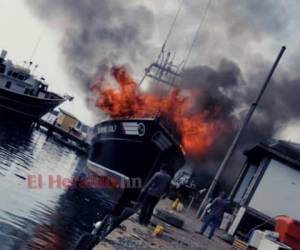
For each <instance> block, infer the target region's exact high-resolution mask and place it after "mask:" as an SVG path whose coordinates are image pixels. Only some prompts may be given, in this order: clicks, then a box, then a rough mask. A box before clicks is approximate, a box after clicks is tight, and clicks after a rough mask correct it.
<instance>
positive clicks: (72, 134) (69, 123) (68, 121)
mask: <svg viewBox="0 0 300 250" xmlns="http://www.w3.org/2000/svg"><path fill="white" fill-rule="evenodd" d="M51 116H52V117H51ZM62 117H63V118H62ZM78 124H81V122H80V121H79V120H78V119H77V118H75V117H74V116H72V115H71V114H69V113H67V112H65V111H62V110H61V111H60V112H59V113H58V114H55V115H53V114H51V113H48V114H47V117H42V118H41V119H39V120H38V121H37V122H36V129H41V130H44V131H45V132H46V134H47V137H52V138H54V139H55V140H57V141H59V142H60V143H62V144H64V145H65V146H67V147H69V148H72V149H75V150H79V151H82V152H87V151H88V150H89V147H90V143H89V142H88V139H87V138H88V135H87V134H84V133H82V132H81V131H80V130H78V129H76V125H78Z"/></svg>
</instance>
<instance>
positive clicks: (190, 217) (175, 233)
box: [94, 200, 232, 250]
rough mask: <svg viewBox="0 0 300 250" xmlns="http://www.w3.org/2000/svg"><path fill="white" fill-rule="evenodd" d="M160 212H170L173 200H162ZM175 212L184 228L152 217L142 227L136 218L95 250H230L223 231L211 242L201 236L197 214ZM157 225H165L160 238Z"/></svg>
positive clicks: (126, 223)
mask: <svg viewBox="0 0 300 250" xmlns="http://www.w3.org/2000/svg"><path fill="white" fill-rule="evenodd" d="M158 207H159V208H160V209H164V210H167V211H169V210H170V207H171V201H170V200H162V201H160V203H159V204H158ZM174 213H176V216H178V217H181V218H183V219H184V221H185V223H184V226H183V228H181V229H180V228H176V227H174V226H171V225H169V224H167V223H165V222H163V221H161V220H160V219H158V218H156V217H155V216H152V219H151V225H149V226H148V227H145V226H141V225H139V224H138V222H137V215H136V214H135V215H133V216H132V217H130V218H129V219H128V220H126V221H124V222H123V223H122V224H121V226H120V227H119V228H117V229H115V230H114V231H113V232H112V233H111V234H110V235H108V237H107V238H106V239H105V240H104V241H103V242H101V243H99V244H98V245H97V246H96V247H95V248H94V250H121V249H122V250H124V249H128V250H133V249H136V250H154V249H160V250H169V249H174V250H181V249H182V250H186V249H188V250H216V249H218V250H230V249H232V246H231V244H229V243H227V242H225V241H224V240H223V239H222V235H223V234H222V231H219V232H218V233H217V234H216V236H214V237H213V239H212V240H209V239H208V238H207V237H206V236H202V235H200V234H199V233H198V232H197V231H198V230H199V226H200V221H199V219H195V218H196V211H194V210H190V211H187V212H182V213H177V212H174ZM156 225H162V226H163V228H164V229H163V233H162V235H161V236H153V231H154V228H155V226H156Z"/></svg>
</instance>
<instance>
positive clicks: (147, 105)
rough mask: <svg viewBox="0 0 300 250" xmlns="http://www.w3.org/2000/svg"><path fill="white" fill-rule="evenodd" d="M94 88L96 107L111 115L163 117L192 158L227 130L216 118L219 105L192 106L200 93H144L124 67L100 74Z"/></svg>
mask: <svg viewBox="0 0 300 250" xmlns="http://www.w3.org/2000/svg"><path fill="white" fill-rule="evenodd" d="M107 76H109V77H107ZM114 85H115V86H114ZM92 90H93V92H94V93H96V96H97V99H96V106H97V107H99V108H100V109H101V110H102V111H103V112H105V113H106V114H108V115H109V116H110V117H111V118H121V117H123V118H124V117H132V118H133V117H134V118H145V117H156V116H159V117H161V118H162V119H163V120H164V121H166V123H167V124H168V125H169V126H168V128H169V129H170V130H172V132H173V134H175V135H176V136H177V137H178V138H179V140H180V142H181V144H182V146H183V147H184V150H185V151H186V153H187V155H188V156H190V157H193V158H194V157H196V158H199V157H201V156H203V155H204V154H206V153H207V152H208V151H210V150H211V149H212V147H213V144H214V141H215V140H216V138H217V137H218V136H219V135H220V134H221V133H223V132H224V131H225V130H226V125H225V124H224V123H223V122H222V121H220V120H218V119H215V118H214V117H216V114H217V113H218V112H220V109H219V108H218V107H216V108H215V109H214V110H213V111H211V110H210V111H207V110H197V109H195V107H193V103H194V102H195V98H199V96H198V95H197V94H195V93H192V92H188V91H180V90H178V89H173V90H170V91H168V92H165V94H155V93H152V92H151V93H150V92H142V91H141V90H140V88H138V84H137V83H136V82H135V81H134V80H133V78H132V77H131V76H130V75H129V74H128V72H127V71H126V69H125V68H124V67H114V68H112V69H110V70H108V71H107V72H106V73H105V74H101V75H98V76H97V77H96V78H95V80H94V82H93V84H92ZM195 110H196V111H195Z"/></svg>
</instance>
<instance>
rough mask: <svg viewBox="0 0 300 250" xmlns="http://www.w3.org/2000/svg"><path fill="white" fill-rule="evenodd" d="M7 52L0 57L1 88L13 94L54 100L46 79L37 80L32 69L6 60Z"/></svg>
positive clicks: (3, 52)
mask: <svg viewBox="0 0 300 250" xmlns="http://www.w3.org/2000/svg"><path fill="white" fill-rule="evenodd" d="M5 57H6V51H2V53H1V55H0V88H2V89H6V90H10V91H11V92H14V93H18V94H23V95H30V96H34V97H38V98H54V97H55V96H52V95H51V93H49V92H48V85H47V84H46V83H45V82H44V81H45V79H44V78H41V79H37V78H36V77H34V76H33V75H31V73H30V69H28V68H25V67H22V66H17V65H14V64H13V63H12V62H11V61H10V60H5Z"/></svg>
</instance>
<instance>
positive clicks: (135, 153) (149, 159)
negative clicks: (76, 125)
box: [88, 50, 220, 191]
mask: <svg viewBox="0 0 300 250" xmlns="http://www.w3.org/2000/svg"><path fill="white" fill-rule="evenodd" d="M180 71H181V69H180V67H176V66H175V64H174V63H173V62H172V61H171V55H170V53H168V54H167V56H166V57H165V56H164V54H163V50H162V52H161V55H160V56H159V57H158V60H157V61H156V62H155V63H153V64H151V65H150V67H149V68H147V69H146V71H145V76H144V78H143V79H145V78H146V77H149V78H151V82H152V83H153V80H154V82H155V83H163V84H165V85H167V86H166V87H167V89H168V90H167V91H166V92H165V93H166V94H165V95H162V96H161V95H159V94H155V93H154V94H152V93H150V92H146V93H142V91H141V89H140V88H139V87H140V85H141V83H139V84H137V83H136V82H135V81H134V80H133V79H132V78H131V76H130V75H129V74H128V73H127V71H126V69H125V68H124V67H113V68H111V69H109V70H108V71H107V79H106V76H105V75H99V77H98V78H97V79H96V80H95V83H94V85H93V86H92V89H93V90H94V91H95V93H96V94H98V99H97V102H96V106H97V107H99V108H100V109H101V110H102V111H103V112H105V113H106V114H108V115H109V117H110V118H111V119H110V120H107V121H104V122H101V123H99V124H98V125H96V126H95V128H94V138H93V141H92V146H91V151H90V155H89V158H88V168H89V169H90V170H91V171H92V172H93V173H94V174H96V175H98V176H110V177H112V178H113V180H114V181H116V183H123V182H125V183H127V182H128V181H129V184H131V183H130V180H131V179H132V178H135V179H136V178H139V179H140V180H141V181H142V183H145V181H147V179H148V177H150V176H151V175H152V174H153V173H154V172H156V171H157V170H158V168H159V165H160V163H167V164H168V165H169V166H170V167H171V168H172V169H170V170H171V172H172V173H173V174H174V173H175V172H176V170H178V169H179V168H180V167H182V166H183V165H184V162H185V155H184V151H183V149H184V150H185V151H186V152H187V153H188V154H189V156H192V155H195V156H199V155H200V156H201V155H204V154H205V153H206V152H207V151H208V150H209V149H210V148H211V146H212V144H213V142H214V139H215V137H216V136H217V135H218V130H219V131H220V129H219V126H218V124H217V123H216V122H215V121H213V120H209V119H207V112H199V113H198V112H196V113H192V112H190V107H191V104H192V103H193V102H192V98H188V97H186V96H183V95H182V94H181V92H180V91H179V87H180V85H179V84H178V81H177V80H178V77H180ZM111 80H113V81H114V82H115V83H117V84H118V87H119V88H112V87H111V86H112V85H113V84H111V82H110V81H111ZM170 88H173V89H171V90H170V91H169V89H170ZM181 145H182V146H181ZM130 186H131V185H130ZM137 191H138V190H137Z"/></svg>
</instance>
